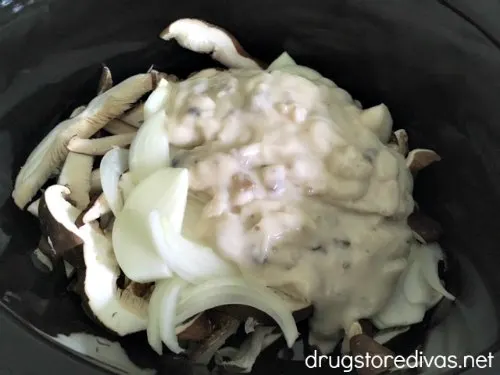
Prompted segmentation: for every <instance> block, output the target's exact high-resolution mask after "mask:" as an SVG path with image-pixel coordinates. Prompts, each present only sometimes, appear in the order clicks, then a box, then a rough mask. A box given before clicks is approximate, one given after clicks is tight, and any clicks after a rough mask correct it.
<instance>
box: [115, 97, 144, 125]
mask: <svg viewBox="0 0 500 375" xmlns="http://www.w3.org/2000/svg"><path fill="white" fill-rule="evenodd" d="M120 120H121V121H123V122H125V123H127V124H129V125H131V126H133V127H135V128H140V127H141V125H142V124H143V123H144V103H140V104H138V105H136V106H135V107H133V108H132V109H131V110H129V111H127V112H125V113H124V114H123V115H122V116H121V117H120Z"/></svg>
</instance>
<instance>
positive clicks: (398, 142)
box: [388, 129, 408, 157]
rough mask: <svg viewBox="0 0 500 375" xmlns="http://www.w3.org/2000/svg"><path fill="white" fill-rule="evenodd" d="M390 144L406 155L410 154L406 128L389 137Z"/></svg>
mask: <svg viewBox="0 0 500 375" xmlns="http://www.w3.org/2000/svg"><path fill="white" fill-rule="evenodd" d="M388 146H389V147H390V148H392V149H393V150H395V151H397V152H399V153H400V154H401V155H403V156H404V157H406V155H408V133H407V132H406V130H404V129H398V130H396V131H395V132H394V133H392V135H391V138H389V143H388Z"/></svg>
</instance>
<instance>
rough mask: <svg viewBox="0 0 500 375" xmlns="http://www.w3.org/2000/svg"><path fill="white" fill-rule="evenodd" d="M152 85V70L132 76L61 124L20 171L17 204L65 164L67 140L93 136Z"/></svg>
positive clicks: (25, 201) (24, 201)
mask: <svg viewBox="0 0 500 375" xmlns="http://www.w3.org/2000/svg"><path fill="white" fill-rule="evenodd" d="M151 89H152V77H151V75H150V74H138V75H135V76H132V77H130V78H128V79H126V80H125V81H123V82H121V83H120V84H118V85H116V86H115V87H113V88H111V89H110V90H108V91H106V92H105V93H103V94H101V95H99V96H97V97H96V98H94V99H93V100H92V101H91V102H90V103H89V105H88V106H87V108H86V109H85V110H84V111H83V112H82V113H80V114H79V115H77V116H75V117H73V118H71V119H68V120H65V121H63V122H61V123H60V124H58V125H57V126H56V127H55V128H54V129H53V130H52V131H51V132H50V133H49V134H48V135H47V136H46V137H45V138H44V139H43V140H42V142H41V143H40V144H39V145H38V146H37V147H36V148H35V149H34V150H33V152H32V153H31V154H30V156H29V157H28V159H27V160H26V163H25V164H24V166H23V167H22V168H21V170H20V171H19V174H18V175H17V178H16V182H15V187H14V191H13V192H12V197H13V199H14V202H15V203H16V205H17V206H18V207H19V208H21V209H24V208H25V207H26V205H27V204H28V203H29V201H30V200H31V199H32V198H33V196H34V195H35V193H36V192H37V191H38V190H39V189H40V188H41V187H42V185H43V184H44V183H45V182H46V181H47V180H48V178H49V177H50V175H51V174H53V173H54V172H55V171H56V170H57V169H58V168H60V167H61V165H62V164H63V162H64V161H65V160H66V156H67V155H68V153H69V151H70V150H68V149H67V144H68V143H69V141H70V140H71V139H73V138H75V137H77V138H82V139H86V138H89V137H91V136H92V135H93V134H95V133H96V132H97V131H99V130H100V129H102V128H103V127H104V126H105V125H106V124H107V123H108V122H109V120H111V119H113V118H115V117H117V116H120V115H121V114H122V113H123V112H124V111H126V110H127V109H128V108H129V107H130V106H131V105H132V104H133V103H135V102H136V101H137V100H138V99H139V98H140V97H141V96H142V95H144V94H145V93H147V92H149V91H151Z"/></svg>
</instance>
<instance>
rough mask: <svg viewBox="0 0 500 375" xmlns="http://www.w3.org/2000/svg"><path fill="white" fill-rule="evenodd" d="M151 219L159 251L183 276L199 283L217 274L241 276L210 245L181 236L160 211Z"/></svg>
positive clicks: (154, 238) (153, 214)
mask: <svg viewBox="0 0 500 375" xmlns="http://www.w3.org/2000/svg"><path fill="white" fill-rule="evenodd" d="M148 222H149V226H150V230H151V235H152V238H153V242H154V244H155V246H156V251H157V252H158V254H159V255H160V256H161V257H162V258H163V259H164V260H165V261H166V262H167V264H168V266H169V268H170V269H171V270H172V272H175V273H176V274H177V275H179V276H180V277H181V278H182V279H184V280H187V281H189V282H191V283H195V284H197V283H200V282H203V281H205V280H209V279H211V278H214V277H219V276H236V275H238V270H237V268H236V267H234V266H232V265H231V264H230V263H229V262H227V261H225V260H224V259H223V258H221V257H220V256H218V255H217V254H216V253H215V252H214V251H213V250H212V249H211V248H209V247H206V246H202V245H199V244H196V243H194V242H191V241H189V240H187V239H185V238H184V237H182V236H181V235H180V234H179V232H177V231H176V228H174V227H173V226H171V225H170V223H169V221H168V220H165V219H164V218H162V217H161V216H160V213H159V212H158V211H153V212H151V213H150V214H149V216H148ZM188 318H189V317H188Z"/></svg>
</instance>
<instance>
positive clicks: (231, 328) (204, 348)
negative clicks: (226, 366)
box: [188, 313, 241, 365]
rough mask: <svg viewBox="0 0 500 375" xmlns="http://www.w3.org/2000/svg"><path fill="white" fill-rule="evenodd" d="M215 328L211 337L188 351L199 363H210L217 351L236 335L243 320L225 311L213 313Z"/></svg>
mask: <svg viewBox="0 0 500 375" xmlns="http://www.w3.org/2000/svg"><path fill="white" fill-rule="evenodd" d="M213 322H214V324H215V328H214V329H213V331H212V333H211V334H210V336H209V337H207V338H206V339H205V340H203V341H202V342H201V343H200V344H198V345H196V346H195V347H194V348H192V349H191V350H189V351H188V357H189V358H190V359H191V360H192V361H193V362H195V363H197V364H202V365H208V363H209V362H210V361H211V360H212V358H213V356H214V355H215V353H216V352H217V351H218V350H219V349H220V348H221V347H222V346H223V345H224V344H225V343H226V341H227V339H228V338H229V337H231V336H232V335H234V334H235V333H236V331H237V330H238V327H239V326H240V324H241V321H240V320H238V319H236V318H233V317H232V316H229V315H226V314H223V313H213Z"/></svg>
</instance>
